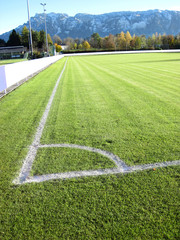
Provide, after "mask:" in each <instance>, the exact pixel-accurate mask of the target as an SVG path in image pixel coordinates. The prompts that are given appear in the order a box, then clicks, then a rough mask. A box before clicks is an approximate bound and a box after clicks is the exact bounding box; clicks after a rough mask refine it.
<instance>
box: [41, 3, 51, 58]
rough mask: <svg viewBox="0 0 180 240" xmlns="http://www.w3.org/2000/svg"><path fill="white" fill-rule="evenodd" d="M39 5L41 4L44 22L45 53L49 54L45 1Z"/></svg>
mask: <svg viewBox="0 0 180 240" xmlns="http://www.w3.org/2000/svg"><path fill="white" fill-rule="evenodd" d="M41 5H42V6H43V10H44V22H45V32H46V48H47V55H48V56H49V49H48V39H47V26H46V9H45V6H46V3H41Z"/></svg>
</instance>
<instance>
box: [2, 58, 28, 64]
mask: <svg viewBox="0 0 180 240" xmlns="http://www.w3.org/2000/svg"><path fill="white" fill-rule="evenodd" d="M23 61H27V59H24V58H23V59H8V60H0V65H6V64H11V63H17V62H23Z"/></svg>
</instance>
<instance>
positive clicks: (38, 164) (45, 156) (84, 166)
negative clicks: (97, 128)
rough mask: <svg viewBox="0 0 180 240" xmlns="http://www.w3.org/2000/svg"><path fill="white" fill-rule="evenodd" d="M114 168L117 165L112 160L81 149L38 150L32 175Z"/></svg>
mask: <svg viewBox="0 0 180 240" xmlns="http://www.w3.org/2000/svg"><path fill="white" fill-rule="evenodd" d="M114 167H116V165H115V164H114V163H113V162H112V161H111V160H109V159H108V158H106V157H104V156H102V155H100V154H97V153H93V152H89V151H83V150H80V149H69V148H45V149H39V150H38V153H37V156H36V159H35V161H34V164H33V166H32V175H43V174H50V173H60V172H69V171H81V170H96V169H105V168H114Z"/></svg>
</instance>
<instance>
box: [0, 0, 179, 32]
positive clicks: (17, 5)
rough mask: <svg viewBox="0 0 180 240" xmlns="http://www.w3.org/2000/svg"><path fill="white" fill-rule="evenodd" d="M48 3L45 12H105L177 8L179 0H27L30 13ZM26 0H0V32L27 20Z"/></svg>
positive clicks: (39, 9) (73, 13)
mask: <svg viewBox="0 0 180 240" xmlns="http://www.w3.org/2000/svg"><path fill="white" fill-rule="evenodd" d="M41 2H42V3H46V4H47V7H46V9H47V13H50V12H56V13H67V14H68V15H70V16H74V15H75V14H76V13H91V14H99V13H107V12H119V11H136V10H139V11H142V10H148V9H161V10H164V9H168V10H178V11H180V0H170V1H169V0H150V1H147V0H89V1H87V0H65V1H61V0H42V1H41V0H29V6H30V15H31V16H34V15H35V14H36V13H41V12H42V11H43V8H42V6H41V5H40V3H41ZM27 19H28V16H27V0H0V34H2V33H4V32H7V31H10V30H12V29H13V28H16V27H17V26H19V25H22V24H23V23H25V22H27Z"/></svg>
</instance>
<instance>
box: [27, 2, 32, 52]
mask: <svg viewBox="0 0 180 240" xmlns="http://www.w3.org/2000/svg"><path fill="white" fill-rule="evenodd" d="M27 10H28V20H29V35H30V49H31V55H33V43H32V32H31V20H30V14H29V0H27Z"/></svg>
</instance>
